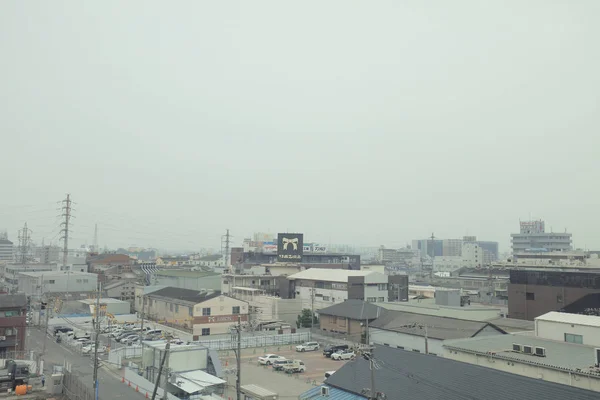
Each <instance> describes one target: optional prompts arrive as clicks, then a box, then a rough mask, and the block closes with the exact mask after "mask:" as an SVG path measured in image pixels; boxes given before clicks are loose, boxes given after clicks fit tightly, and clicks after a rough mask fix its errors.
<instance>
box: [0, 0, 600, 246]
mask: <svg viewBox="0 0 600 400" xmlns="http://www.w3.org/2000/svg"><path fill="white" fill-rule="evenodd" d="M599 17H600V1H598V0H588V1H584V0H578V1H573V0H562V1H558V0H539V1H533V0H528V1H522V0H514V1H495V2H491V1H481V0H472V1H466V0H465V1H460V0H456V1H448V0H438V1H434V0H430V1H422V0H414V1H401V0H390V1H382V0H377V1H372V0H371V1H349V0H340V1H332V0H328V1H322V0H320V1H302V2H291V1H281V0H273V1H260V0H259V1H217V2H204V1H175V2H173V1H160V2H159V1H147V0H146V1H106V0H103V1H81V0H76V1H75V0H74V1H52V2H49V1H23V0H13V1H10V0H4V1H2V2H0V60H1V61H0V76H1V78H0V79H2V84H1V87H0V132H1V133H0V135H1V142H0V161H1V162H2V167H3V174H2V185H1V189H0V230H4V229H6V230H7V231H8V233H9V236H10V237H11V238H12V239H15V241H16V236H17V230H18V229H19V228H20V227H21V226H22V224H23V223H24V222H26V221H27V222H28V223H29V227H30V228H31V229H32V230H33V238H34V239H35V240H36V241H38V242H39V241H41V239H42V238H43V237H45V238H46V242H48V241H49V240H50V239H53V238H54V241H56V238H57V237H58V236H57V233H58V229H59V228H58V223H59V222H60V220H59V219H58V218H56V215H57V214H58V212H57V211H56V210H55V209H54V208H55V207H56V201H59V200H61V199H62V198H64V196H65V194H66V193H71V195H72V197H73V200H74V201H75V202H77V203H78V204H77V205H76V206H75V208H76V211H75V215H76V217H77V218H76V219H75V220H74V224H75V225H74V227H73V229H74V233H73V242H74V243H75V244H81V243H83V242H85V241H87V242H88V243H91V241H92V235H93V229H94V223H95V222H97V223H98V226H99V231H100V244H101V245H104V244H107V245H108V246H119V245H120V246H128V245H140V246H157V247H161V248H171V249H175V248H177V249H178V248H182V249H183V248H185V249H189V248H193V247H202V246H213V247H218V246H219V240H220V235H221V234H222V233H223V232H224V230H225V229H226V228H229V229H231V232H232V234H233V235H235V240H236V241H238V242H239V241H241V239H242V238H243V237H245V236H249V235H250V234H251V233H252V232H255V231H270V232H277V231H286V230H287V231H299V232H304V233H305V235H306V236H307V240H312V241H321V242H330V241H331V242H333V243H354V244H357V245H358V244H360V245H379V244H384V245H388V246H402V245H404V244H406V243H407V242H409V241H410V240H411V239H415V238H419V237H425V236H428V235H430V234H431V232H435V234H436V236H438V237H440V238H454V237H461V236H463V235H465V234H471V235H477V236H478V237H479V238H480V239H484V240H486V239H487V240H497V241H499V242H500V243H501V250H507V247H508V244H509V234H510V233H511V232H514V231H516V230H518V222H519V218H521V219H527V218H528V217H529V215H531V216H533V217H538V218H543V219H545V220H546V221H547V227H548V228H550V227H553V229H554V230H555V231H562V230H564V229H565V228H568V230H569V231H571V232H572V233H573V235H574V244H575V245H576V246H580V247H583V246H587V247H588V248H596V249H598V248H600V230H599V229H598V225H599V221H598V211H597V208H598V206H597V203H598V195H599V193H598V189H597V186H596V185H597V184H598V181H599V178H600V165H599V164H600V161H599V158H598V146H599V145H600V112H599V111H600V110H599V108H600V102H599V100H600V98H599V97H600V73H599V71H600V46H599V45H598V40H599V39H600V24H598V20H599Z"/></svg>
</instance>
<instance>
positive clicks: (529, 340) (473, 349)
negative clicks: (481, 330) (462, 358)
mask: <svg viewBox="0 0 600 400" xmlns="http://www.w3.org/2000/svg"><path fill="white" fill-rule="evenodd" d="M513 343H515V344H522V345H525V346H532V347H543V348H545V349H546V357H537V356H531V355H528V354H523V353H514V352H513V351H512V345H513ZM443 346H444V348H446V349H455V350H458V351H466V352H470V353H477V354H482V355H484V354H485V355H486V356H487V355H488V352H490V351H491V352H494V353H495V355H494V357H498V358H501V359H507V360H515V361H519V362H523V363H527V364H532V365H539V366H545V367H548V366H551V367H558V368H568V369H573V370H575V369H578V368H579V369H584V368H589V367H590V366H592V365H594V363H595V360H594V358H595V356H594V347H592V346H585V345H582V344H574V343H565V342H558V341H555V340H549V339H542V338H539V337H536V336H528V335H495V336H481V337H474V338H471V339H459V340H449V341H447V342H444V345H443Z"/></svg>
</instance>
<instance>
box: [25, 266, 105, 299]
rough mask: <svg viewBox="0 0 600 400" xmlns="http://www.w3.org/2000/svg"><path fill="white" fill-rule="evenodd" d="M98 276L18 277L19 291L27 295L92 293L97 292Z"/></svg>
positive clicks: (51, 275)
mask: <svg viewBox="0 0 600 400" xmlns="http://www.w3.org/2000/svg"><path fill="white" fill-rule="evenodd" d="M97 286H98V275H96V274H90V273H85V272H77V273H76V272H71V273H67V272H66V271H64V272H53V273H44V274H43V275H36V276H29V275H27V274H20V275H19V284H18V287H19V291H21V292H24V293H26V294H28V295H39V294H40V293H53V292H54V293H56V292H93V291H96V290H97Z"/></svg>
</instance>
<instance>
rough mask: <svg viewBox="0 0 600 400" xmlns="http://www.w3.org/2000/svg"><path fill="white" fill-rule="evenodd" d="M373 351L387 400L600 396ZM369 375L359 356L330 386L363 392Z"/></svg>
mask: <svg viewBox="0 0 600 400" xmlns="http://www.w3.org/2000/svg"><path fill="white" fill-rule="evenodd" d="M374 355H375V359H376V360H377V362H378V364H379V365H380V366H381V367H380V368H377V369H375V381H376V382H377V391H378V392H382V393H385V395H386V398H387V399H388V400H424V399H444V400H465V399H469V400H506V399H519V400H538V399H544V400H564V399H577V400H597V399H598V392H592V391H589V390H584V389H578V388H574V387H570V386H567V385H561V384H558V383H553V382H548V381H544V380H541V379H533V378H528V377H525V376H521V375H516V374H511V373H508V372H503V371H498V370H496V369H492V368H487V367H483V366H479V365H474V364H468V363H463V362H459V361H454V360H451V359H448V358H443V357H435V356H431V355H427V354H422V353H415V352H412V351H404V350H400V349H394V348H389V347H382V346H376V348H375V352H374ZM370 375H371V374H370V369H369V361H367V360H365V359H363V358H361V357H359V358H357V359H356V360H354V361H353V362H349V363H346V364H345V365H344V366H343V367H341V368H340V369H339V370H338V371H337V372H336V373H335V374H333V375H331V376H330V377H329V378H328V379H327V380H326V381H325V384H326V385H328V386H331V387H334V388H339V389H343V390H345V391H347V392H349V393H353V394H355V395H359V396H360V395H362V396H364V394H363V393H364V389H365V388H369V387H371V383H370ZM313 392H314V388H313V389H311V390H309V391H307V392H305V393H303V394H302V395H300V397H299V398H300V399H301V400H305V399H310V398H315V397H318V398H320V393H318V394H313ZM309 394H312V395H309ZM338 398H339V397H338ZM352 398H355V397H346V398H345V399H352ZM340 399H341V398H340Z"/></svg>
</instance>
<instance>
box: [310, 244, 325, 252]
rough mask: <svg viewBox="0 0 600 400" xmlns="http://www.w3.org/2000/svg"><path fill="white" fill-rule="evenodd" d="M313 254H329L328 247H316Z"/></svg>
mask: <svg viewBox="0 0 600 400" xmlns="http://www.w3.org/2000/svg"><path fill="white" fill-rule="evenodd" d="M313 252H314V253H327V247H325V246H319V245H314V247H313Z"/></svg>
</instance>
